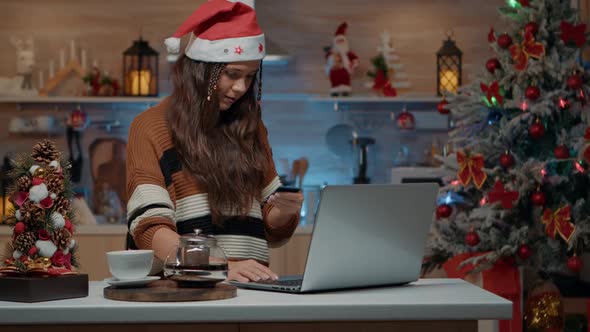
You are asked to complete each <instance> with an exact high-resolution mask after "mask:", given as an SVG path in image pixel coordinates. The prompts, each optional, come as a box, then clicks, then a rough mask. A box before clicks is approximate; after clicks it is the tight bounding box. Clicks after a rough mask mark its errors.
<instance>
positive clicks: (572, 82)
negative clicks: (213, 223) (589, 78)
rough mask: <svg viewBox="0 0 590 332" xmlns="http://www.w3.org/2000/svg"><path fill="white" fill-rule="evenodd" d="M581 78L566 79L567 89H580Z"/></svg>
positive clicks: (571, 77)
mask: <svg viewBox="0 0 590 332" xmlns="http://www.w3.org/2000/svg"><path fill="white" fill-rule="evenodd" d="M583 83H584V82H583V81H582V77H580V75H572V76H570V77H568V78H567V87H568V88H570V89H572V90H577V89H579V88H581V87H582V84H583Z"/></svg>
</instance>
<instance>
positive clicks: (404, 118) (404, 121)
mask: <svg viewBox="0 0 590 332" xmlns="http://www.w3.org/2000/svg"><path fill="white" fill-rule="evenodd" d="M396 122H397V126H398V128H399V129H404V130H411V129H414V128H415V127H416V119H415V118H414V115H412V113H410V112H408V111H403V112H401V113H400V114H399V116H398V117H397V120H396Z"/></svg>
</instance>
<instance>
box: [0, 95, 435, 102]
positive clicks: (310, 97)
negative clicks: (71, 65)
mask: <svg viewBox="0 0 590 332" xmlns="http://www.w3.org/2000/svg"><path fill="white" fill-rule="evenodd" d="M162 99H164V96H162V97H76V96H72V97H68V96H59V97H54V96H50V97H43V96H0V103H14V104H110V103H159V102H160V101H162ZM262 99H263V100H264V101H302V102H310V103H396V104H404V103H438V102H439V101H440V98H436V97H432V96H399V97H378V96H351V97H327V96H321V95H313V94H305V93H268V94H265V95H264V96H263V98H262Z"/></svg>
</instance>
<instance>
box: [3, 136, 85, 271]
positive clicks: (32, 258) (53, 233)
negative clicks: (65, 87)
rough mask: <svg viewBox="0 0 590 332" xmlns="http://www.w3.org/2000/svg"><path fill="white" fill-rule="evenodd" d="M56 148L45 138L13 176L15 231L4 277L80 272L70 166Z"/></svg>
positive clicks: (11, 217) (19, 163) (10, 217)
mask: <svg viewBox="0 0 590 332" xmlns="http://www.w3.org/2000/svg"><path fill="white" fill-rule="evenodd" d="M60 155H61V153H60V152H59V151H57V149H56V147H55V144H54V143H53V142H51V141H49V140H43V141H42V142H40V143H38V144H37V145H35V147H34V148H33V153H32V154H30V155H25V156H20V157H19V158H18V159H17V160H16V161H15V167H14V169H13V171H12V174H11V176H12V177H13V179H14V186H13V188H11V190H10V192H11V196H10V199H11V202H12V204H13V206H14V209H13V211H9V214H8V223H9V224H10V225H11V226H12V227H13V233H12V234H13V235H12V241H11V242H10V243H8V246H7V250H6V257H4V259H3V260H2V263H3V266H2V267H0V275H8V276H15V275H17V276H36V275H51V276H59V275H70V274H77V270H76V267H77V266H78V264H77V262H76V259H75V252H76V248H77V247H76V241H75V240H74V238H73V234H74V226H73V225H72V222H71V220H72V211H71V206H70V200H71V198H72V195H73V193H72V191H71V184H70V181H69V174H68V167H64V165H66V163H65V162H64V161H62V160H61V159H60Z"/></svg>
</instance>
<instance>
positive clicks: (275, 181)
mask: <svg viewBox="0 0 590 332" xmlns="http://www.w3.org/2000/svg"><path fill="white" fill-rule="evenodd" d="M258 137H259V140H260V142H261V143H262V145H263V146H264V151H265V153H266V157H267V161H268V163H267V165H266V167H265V173H264V183H265V186H264V189H263V190H262V196H263V197H262V201H266V199H267V198H268V196H270V195H271V194H273V193H274V192H275V191H276V190H277V188H278V187H279V186H280V185H281V182H280V181H279V176H278V174H277V171H276V168H275V164H274V161H273V159H272V149H271V147H270V144H269V142H268V131H267V129H266V127H265V126H264V123H263V122H262V120H260V122H259V124H258ZM272 208H273V205H272V204H271V203H266V204H265V205H264V206H263V208H262V217H263V220H264V225H265V233H266V240H267V241H268V243H269V245H270V246H271V247H280V246H281V245H283V244H284V243H286V242H287V241H288V240H289V238H291V236H292V235H293V232H295V229H297V225H299V216H298V215H293V216H292V217H291V219H290V220H289V222H288V223H286V224H285V225H283V226H281V227H271V226H270V225H269V223H268V222H267V217H268V214H269V212H270V210H271V209H272Z"/></svg>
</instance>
